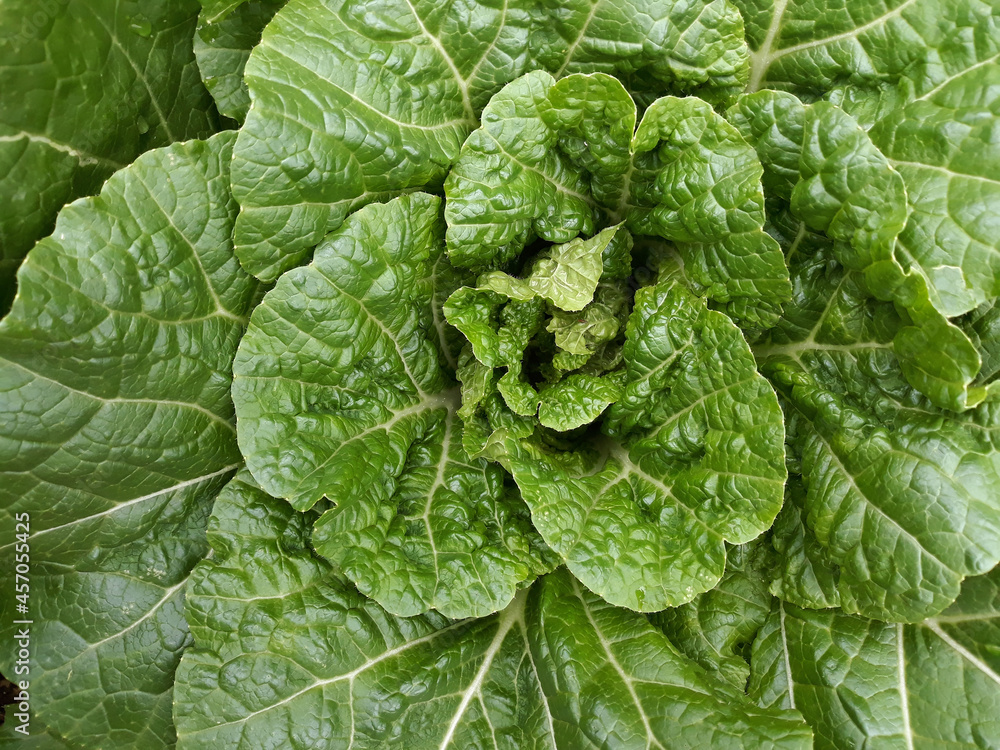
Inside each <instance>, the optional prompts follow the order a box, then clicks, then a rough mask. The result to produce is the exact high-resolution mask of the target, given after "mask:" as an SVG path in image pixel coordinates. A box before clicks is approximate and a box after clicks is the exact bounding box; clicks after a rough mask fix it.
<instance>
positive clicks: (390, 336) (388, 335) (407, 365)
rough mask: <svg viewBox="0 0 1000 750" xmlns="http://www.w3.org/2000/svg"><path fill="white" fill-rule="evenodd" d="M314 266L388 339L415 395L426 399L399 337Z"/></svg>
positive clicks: (356, 299) (363, 304)
mask: <svg viewBox="0 0 1000 750" xmlns="http://www.w3.org/2000/svg"><path fill="white" fill-rule="evenodd" d="M314 268H316V269H317V270H318V271H319V274H320V275H321V276H322V277H323V278H324V279H326V280H327V281H328V282H330V286H332V287H333V288H334V289H336V290H337V292H338V293H340V294H341V295H343V296H344V297H346V298H347V299H349V300H351V302H353V303H354V304H356V305H357V306H358V309H360V310H361V312H363V313H364V314H365V317H366V318H368V320H369V321H371V322H372V323H373V324H374V325H375V327H376V328H378V329H379V331H381V332H382V335H383V336H385V337H386V338H387V339H389V341H390V342H391V343H392V347H393V349H394V350H395V351H396V354H398V355H399V363H400V364H401V365H402V367H403V371H404V372H405V373H406V377H408V378H409V379H410V382H411V383H413V387H414V388H415V389H416V391H417V396H418V397H419V398H420V399H421V400H426V399H427V398H428V394H427V392H426V391H425V390H424V389H423V388H421V387H420V381H418V380H417V378H416V377H415V376H414V375H413V372H412V371H411V370H410V363H409V362H408V361H407V359H406V355H405V354H404V352H403V347H402V346H401V345H400V343H399V339H397V338H396V336H395V335H393V333H392V331H390V330H389V329H388V328H386V326H385V323H383V322H382V321H381V320H380V319H379V318H378V317H376V316H375V315H373V314H372V312H371V311H370V310H369V309H368V307H367V306H366V305H365V303H364V302H363V301H362V300H360V299H358V298H357V297H355V296H354V295H353V294H350V293H349V292H347V291H346V290H345V289H344V288H343V287H342V286H341V285H340V284H338V283H337V281H336V280H335V279H333V278H331V277H330V276H329V275H328V274H327V273H325V272H324V271H323V270H322V269H320V268H319V267H318V266H314Z"/></svg>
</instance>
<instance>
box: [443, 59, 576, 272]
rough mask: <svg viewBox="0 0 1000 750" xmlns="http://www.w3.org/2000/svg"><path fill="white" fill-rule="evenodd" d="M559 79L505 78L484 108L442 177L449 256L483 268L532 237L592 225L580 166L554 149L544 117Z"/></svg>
mask: <svg viewBox="0 0 1000 750" xmlns="http://www.w3.org/2000/svg"><path fill="white" fill-rule="evenodd" d="M554 83H555V79H554V78H553V77H552V76H551V75H549V74H548V73H546V72H544V71H535V72H532V73H529V74H528V75H526V76H523V77H521V78H519V79H517V80H516V81H514V82H513V83H510V84H508V85H507V86H505V87H504V88H503V90H501V91H500V92H499V93H498V94H497V95H496V96H494V97H493V98H492V99H491V100H490V103H489V104H488V105H487V107H486V109H484V110H483V117H482V127H480V128H479V129H478V130H476V131H474V132H473V133H472V135H470V136H469V139H468V140H467V141H466V142H465V144H464V145H463V146H462V151H461V155H460V156H459V157H458V160H457V162H456V163H455V165H454V167H453V168H452V170H451V172H450V173H449V174H448V179H447V180H446V181H445V185H444V189H445V194H446V195H447V196H448V201H447V203H446V204H445V217H446V218H447V221H448V235H447V236H448V256H449V257H450V258H451V260H452V262H453V263H454V264H456V265H458V266H463V267H472V268H477V267H478V268H482V267H486V266H490V265H496V264H498V263H502V262H505V261H507V260H509V259H511V258H513V257H515V256H516V255H517V254H518V253H520V252H521V250H522V249H523V248H524V246H525V244H526V243H527V242H528V241H529V240H530V239H531V238H532V237H534V236H539V237H542V238H544V239H546V240H548V241H550V242H567V241H569V240H571V239H572V238H573V237H575V236H576V235H578V234H585V235H589V234H590V233H591V232H592V231H593V228H594V215H593V200H592V199H591V197H590V195H589V194H588V192H587V186H586V182H585V180H584V177H583V174H582V173H581V171H580V170H579V169H576V168H575V167H573V166H572V165H571V164H570V163H569V162H568V160H567V159H566V158H565V157H564V156H563V155H562V154H561V153H560V152H559V151H558V150H556V149H555V144H556V139H557V137H558V134H557V133H556V132H555V131H554V130H552V129H551V128H549V127H548V125H546V124H545V122H544V121H543V119H542V116H541V113H540V111H539V106H540V105H542V104H544V103H545V102H546V100H547V97H548V96H549V91H550V89H551V88H552V86H553V84H554Z"/></svg>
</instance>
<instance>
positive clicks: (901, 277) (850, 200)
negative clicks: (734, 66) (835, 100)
mask: <svg viewBox="0 0 1000 750" xmlns="http://www.w3.org/2000/svg"><path fill="white" fill-rule="evenodd" d="M728 117H729V119H730V121H731V122H733V123H734V124H735V125H736V126H737V127H738V128H739V129H740V132H741V133H743V135H744V136H745V137H746V138H747V140H748V141H749V142H750V143H752V144H754V147H755V148H756V149H757V154H758V155H759V157H760V159H761V162H762V163H763V165H764V169H765V180H764V182H765V186H766V188H767V189H768V193H769V195H771V196H772V197H773V198H778V199H781V200H782V201H784V202H787V204H788V207H789V210H790V211H791V214H792V216H794V217H795V219H797V220H798V221H799V222H801V225H800V227H799V229H798V231H797V235H798V238H797V240H794V242H796V245H797V247H798V250H799V253H800V254H802V253H803V252H805V251H807V250H808V249H809V247H810V246H811V245H812V244H814V243H813V242H811V241H808V240H811V238H806V237H805V236H804V235H805V233H808V232H823V233H825V235H826V236H827V237H829V238H830V239H832V240H834V242H833V245H832V247H833V253H834V256H835V257H836V258H837V260H839V261H840V262H841V263H842V264H844V265H845V266H846V267H848V268H852V269H858V270H861V271H863V272H864V276H865V280H866V282H867V286H868V289H869V291H870V292H871V293H872V294H874V295H875V296H876V297H878V298H879V299H882V300H892V301H894V302H895V303H896V304H897V305H898V306H899V307H901V308H903V309H905V310H907V313H908V315H909V316H910V318H911V319H912V321H913V324H914V325H913V326H908V327H906V328H904V329H902V330H901V331H900V333H899V335H898V338H897V341H896V347H895V351H896V354H897V355H898V356H899V358H900V363H901V366H902V367H903V370H904V372H905V373H906V375H907V377H908V378H909V380H910V382H911V383H912V384H913V385H914V387H916V388H917V389H918V390H920V391H922V392H923V393H925V394H927V396H928V397H929V398H930V399H931V400H932V401H933V402H934V403H936V404H937V405H938V406H941V407H944V408H949V409H956V410H959V411H960V410H963V409H966V408H969V407H971V406H975V405H976V404H978V403H979V402H980V401H981V400H982V399H983V397H984V396H985V392H984V391H983V389H982V388H979V387H976V386H974V385H973V380H974V379H975V377H976V376H977V374H978V372H979V368H980V364H981V361H980V356H979V354H978V352H976V350H975V348H974V347H973V346H972V344H971V342H970V341H969V340H968V339H967V337H966V336H965V334H963V333H962V331H961V330H959V329H958V328H956V327H955V326H953V325H950V324H949V323H948V321H947V320H946V319H945V318H944V317H943V316H944V314H955V313H954V312H949V311H948V310H943V311H942V310H941V309H939V308H940V305H938V304H936V303H937V301H938V300H937V297H938V295H939V294H940V291H941V290H939V289H938V287H937V286H936V284H937V281H938V280H939V277H940V271H941V269H940V267H939V268H938V269H937V271H935V270H934V268H931V267H930V266H931V265H932V264H930V263H920V262H916V261H915V260H914V259H913V258H912V257H910V255H909V253H908V251H907V250H906V249H905V247H904V246H903V245H901V244H899V241H898V237H899V235H900V232H901V231H903V228H904V226H908V227H909V229H908V233H909V234H912V232H913V231H914V230H913V228H912V227H913V223H912V220H911V222H910V223H909V224H908V223H907V213H908V211H907V196H906V190H905V188H904V185H903V179H902V177H900V175H899V173H898V172H896V171H895V170H894V169H893V168H892V166H891V164H890V162H889V160H888V159H887V158H886V157H885V156H884V155H883V154H882V153H881V152H880V151H879V150H878V149H877V148H876V147H875V146H874V144H873V143H872V141H871V140H870V139H869V137H868V135H867V134H866V133H865V132H864V131H863V130H862V129H861V127H860V126H859V125H858V123H857V121H856V120H855V119H854V118H853V117H851V116H850V115H848V114H847V113H846V112H844V111H843V110H841V109H839V108H837V107H835V106H833V105H832V104H829V103H828V102H818V103H816V104H811V105H803V104H802V103H801V102H799V101H798V100H797V99H796V98H795V97H794V96H792V95H791V94H783V93H778V92H774V91H761V92H758V93H755V94H750V95H748V96H745V97H743V98H742V99H740V101H739V102H738V103H737V104H736V105H735V106H733V107H732V108H731V109H730V110H729V112H728ZM987 163H988V161H987ZM998 163H1000V161H998ZM980 208H981V205H979V208H976V209H974V210H979V209H980ZM772 213H773V211H772ZM772 219H773V217H772ZM911 219H912V217H911ZM916 231H917V232H921V231H924V230H919V229H917V230H916ZM804 239H805V240H807V241H803V240H804ZM954 249H955V248H954V247H952V248H951V251H952V252H953V251H954ZM937 261H939V262H946V261H945V260H944V259H942V258H940V257H938V258H937ZM971 263H972V265H973V266H975V265H977V264H976V262H975V260H972V261H971ZM980 265H981V264H980ZM935 274H937V275H935ZM959 312H965V310H959ZM932 342H933V343H932ZM929 348H930V349H934V350H937V352H939V353H938V354H937V355H936V356H928V349H929Z"/></svg>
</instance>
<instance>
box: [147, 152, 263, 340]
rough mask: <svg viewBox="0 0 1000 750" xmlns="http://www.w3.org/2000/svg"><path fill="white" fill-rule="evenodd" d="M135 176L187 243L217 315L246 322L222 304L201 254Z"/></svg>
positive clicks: (172, 227)
mask: <svg viewBox="0 0 1000 750" xmlns="http://www.w3.org/2000/svg"><path fill="white" fill-rule="evenodd" d="M136 176H137V179H138V180H139V184H141V185H142V186H143V187H144V188H145V189H146V194H147V195H149V198H150V200H151V201H153V204H154V205H155V206H156V207H157V209H159V211H160V213H161V214H162V215H163V218H164V219H166V220H167V224H169V225H170V228H171V229H173V230H174V231H175V232H177V236H178V237H180V238H181V239H182V240H183V241H184V244H185V245H187V247H188V250H190V251H191V258H192V260H194V263H195V265H196V266H198V271H199V272H200V273H201V277H202V279H204V281H205V287H206V288H207V289H208V294H209V296H210V297H211V298H212V300H213V301H214V302H215V310H216V313H217V314H218V315H219V317H222V318H226V319H227V320H231V321H233V322H234V323H239V324H240V325H243V326H245V325H246V324H247V323H248V320H247V318H241V317H240V316H239V315H237V314H236V313H234V312H233V311H232V310H230V309H228V308H227V307H226V306H225V305H223V304H222V299H221V298H220V297H219V294H218V292H217V291H216V290H215V285H214V284H213V283H212V279H211V278H209V275H208V271H206V270H205V264H204V263H202V262H201V255H199V254H198V250H197V248H195V246H194V243H193V242H192V241H191V240H190V239H189V238H188V236H187V235H186V234H184V232H182V231H181V228H180V227H179V226H177V224H176V222H174V217H173V216H172V215H170V214H169V213H168V212H167V209H166V208H165V207H164V206H163V205H162V204H161V203H160V201H159V199H158V198H157V197H156V193H154V192H153V190H152V189H151V188H150V187H149V185H147V184H146V181H145V180H143V179H142V173H141V172H137V173H136Z"/></svg>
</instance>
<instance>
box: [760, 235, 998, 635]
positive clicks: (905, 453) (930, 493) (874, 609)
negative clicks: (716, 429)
mask: <svg viewBox="0 0 1000 750" xmlns="http://www.w3.org/2000/svg"><path fill="white" fill-rule="evenodd" d="M793 281H794V287H795V289H796V293H795V297H794V298H793V300H792V302H791V303H789V305H788V306H787V311H786V320H784V321H782V323H781V324H779V326H778V327H777V328H775V329H774V330H773V331H772V332H771V334H770V342H769V343H765V344H763V345H761V346H758V347H757V348H756V349H755V352H756V354H757V356H758V358H759V359H760V360H761V361H762V369H763V371H764V372H765V373H767V374H768V375H769V377H770V378H771V380H772V382H773V383H774V384H775V386H776V387H777V388H778V390H779V393H781V394H783V396H784V399H785V401H784V405H785V412H786V414H787V417H788V434H789V445H790V446H791V447H792V450H793V452H794V454H795V456H796V460H798V461H800V462H801V463H800V468H799V470H800V471H801V473H802V476H803V479H804V482H805V493H804V494H803V495H802V510H801V511H799V512H798V513H793V511H789V513H790V514H792V515H797V516H798V518H799V519H801V520H802V521H804V523H805V527H804V530H803V531H802V532H793V531H792V529H790V528H789V524H791V523H792V518H789V519H786V520H787V523H779V527H778V531H779V533H780V534H783V535H786V536H787V535H788V534H790V533H791V534H792V535H793V536H794V535H795V534H798V533H802V534H806V537H805V539H804V540H800V541H798V542H794V541H787V542H784V543H783V548H784V551H785V554H786V555H788V554H792V553H795V554H801V555H804V556H805V557H806V558H807V559H804V560H797V561H795V562H789V563H786V565H785V567H784V571H785V575H791V579H790V580H789V581H787V582H784V583H782V584H781V591H782V592H783V594H784V595H786V596H788V597H789V598H791V599H792V600H793V601H802V603H803V604H815V603H817V601H824V600H826V601H829V600H830V597H831V595H832V594H831V591H830V579H829V578H828V579H827V580H826V581H824V582H822V583H821V585H820V589H821V591H822V594H820V593H818V592H817V590H816V585H814V584H813V583H809V582H808V581H806V582H803V580H801V579H800V576H805V575H812V574H811V573H810V572H809V567H810V566H811V565H815V564H816V562H817V555H816V554H815V553H816V551H817V550H816V548H815V547H814V542H813V541H812V540H810V539H809V535H811V536H812V537H814V538H815V543H818V545H819V546H820V547H821V548H822V550H823V551H824V552H825V554H826V557H827V559H828V560H829V564H830V565H833V566H836V567H835V568H834V569H833V570H832V571H831V572H829V573H828V574H827V575H828V576H830V577H831V578H832V579H833V580H835V581H836V587H837V588H836V590H837V592H838V593H839V603H840V605H841V606H843V607H844V608H845V609H846V610H848V611H851V612H859V613H862V614H864V615H866V616H869V617H875V618H878V619H885V620H903V621H914V620H919V619H921V618H924V617H928V616H931V615H934V614H937V613H938V612H940V611H941V610H942V609H944V608H945V607H946V606H948V605H949V604H950V603H951V602H952V601H954V599H955V597H956V596H957V595H958V591H959V586H960V584H961V582H962V579H963V578H964V577H965V576H969V575H976V574H979V573H983V572H985V571H987V570H989V569H990V568H991V567H993V566H994V565H996V564H997V562H998V561H1000V513H998V511H1000V453H998V452H997V450H996V445H997V437H996V431H997V429H998V427H1000V421H998V420H1000V408H998V404H996V403H989V402H987V403H984V404H982V405H980V406H979V407H977V408H976V409H973V410H969V411H967V412H964V413H962V414H958V413H954V412H950V411H944V410H941V409H938V408H936V407H934V406H933V405H932V404H931V403H929V401H928V400H927V399H926V398H924V397H922V396H921V395H920V394H919V393H917V392H916V391H914V390H913V388H912V387H911V386H910V385H909V384H908V383H907V381H906V379H905V378H904V377H903V372H902V370H901V368H900V366H899V363H898V361H897V358H896V355H895V354H894V353H893V348H892V341H893V339H894V338H895V337H896V336H897V333H898V331H899V329H900V327H901V321H900V320H899V318H898V316H897V315H896V313H895V312H894V310H893V308H892V307H891V306H890V305H886V304H883V303H878V302H875V301H872V300H866V296H867V293H866V290H865V289H864V287H863V284H862V283H861V281H860V279H858V278H857V277H856V276H855V275H853V274H851V273H844V271H843V270H842V269H840V268H839V267H838V266H837V265H836V264H835V263H833V262H832V261H830V260H829V259H828V258H826V257H824V256H823V255H822V254H820V255H815V256H813V257H812V258H810V259H809V260H807V261H803V262H802V263H801V264H799V265H797V267H796V268H795V269H793ZM924 356H927V357H931V356H933V352H927V353H925V355H924ZM790 499H792V500H793V501H794V500H795V495H794V493H793V495H791V496H790ZM796 571H798V572H796ZM812 577H814V578H815V577H816V576H814V575H813V576H812ZM799 590H801V591H805V592H807V593H806V596H805V597H804V600H798V599H797V597H796V593H795V592H796V591H799ZM831 603H833V602H831Z"/></svg>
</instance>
